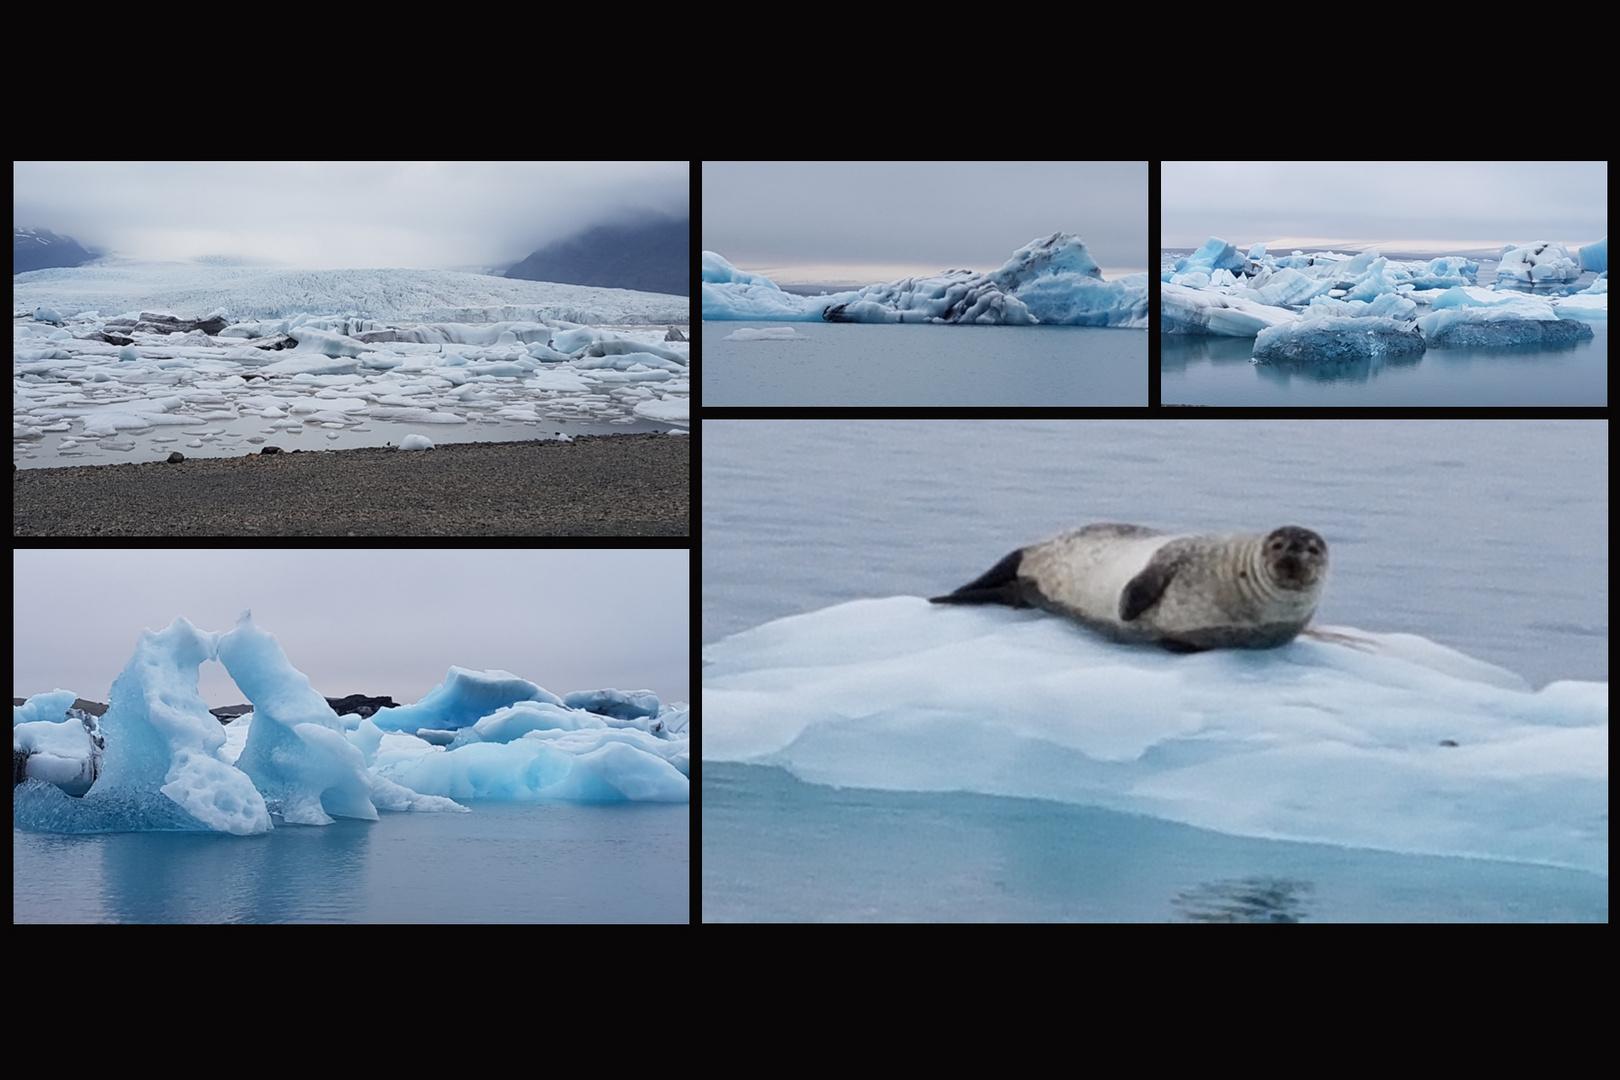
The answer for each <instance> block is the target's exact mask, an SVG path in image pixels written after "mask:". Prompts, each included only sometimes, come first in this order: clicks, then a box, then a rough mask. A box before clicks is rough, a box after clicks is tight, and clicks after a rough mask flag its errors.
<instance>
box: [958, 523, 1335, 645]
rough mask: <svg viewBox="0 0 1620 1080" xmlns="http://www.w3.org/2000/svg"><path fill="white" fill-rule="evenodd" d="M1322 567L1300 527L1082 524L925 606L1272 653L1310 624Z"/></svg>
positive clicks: (1311, 538) (1317, 547)
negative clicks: (1175, 530) (1020, 614)
mask: <svg viewBox="0 0 1620 1080" xmlns="http://www.w3.org/2000/svg"><path fill="white" fill-rule="evenodd" d="M1327 570H1328V549H1327V541H1325V540H1323V539H1322V538H1321V537H1320V536H1319V535H1317V534H1316V533H1314V532H1312V531H1311V530H1309V529H1302V528H1300V527H1299V526H1297V525H1285V526H1283V527H1282V528H1280V529H1273V530H1272V531H1271V532H1269V533H1265V534H1258V533H1228V534H1211V535H1198V534H1191V535H1172V534H1166V533H1162V532H1159V531H1157V530H1154V529H1149V528H1145V527H1143V526H1141V525H1118V524H1101V525H1087V526H1085V527H1084V528H1080V529H1075V530H1073V531H1071V532H1066V533H1063V534H1062V535H1061V536H1055V537H1053V538H1052V539H1050V540H1044V541H1042V542H1041V543H1038V544H1032V545H1030V546H1029V547H1024V548H1019V549H1018V550H1017V551H1015V552H1013V553H1012V554H1011V555H1008V556H1007V557H1006V558H1005V559H1002V560H1001V561H1000V562H998V563H997V564H996V565H995V566H993V567H991V568H990V569H989V570H988V571H986V572H985V573H984V574H983V575H982V576H980V577H979V578H978V579H976V580H974V581H970V582H969V583H968V584H966V585H964V586H962V587H961V588H960V589H957V590H956V591H955V592H953V593H950V594H948V595H946V596H936V597H933V598H932V600H931V602H932V603H935V604H1006V605H1008V606H1010V607H1036V608H1041V609H1042V610H1045V611H1050V612H1053V613H1055V614H1058V615H1064V616H1067V617H1069V618H1071V619H1074V620H1075V621H1077V622H1079V623H1082V624H1084V625H1085V626H1089V627H1091V628H1092V629H1094V630H1097V631H1099V632H1101V633H1103V634H1106V635H1107V636H1108V637H1110V638H1113V639H1114V640H1115V641H1124V642H1154V643H1157V644H1159V645H1161V646H1163V647H1164V648H1167V649H1170V650H1172V651H1174V652H1199V651H1201V650H1204V649H1272V648H1276V647H1277V646H1279V645H1286V644H1287V643H1288V642H1290V641H1292V640H1293V639H1294V637H1295V636H1296V635H1297V634H1299V632H1300V631H1301V630H1303V629H1305V624H1306V623H1308V622H1310V620H1311V616H1312V615H1313V614H1315V613H1316V605H1317V603H1318V602H1319V601H1320V600H1321V598H1322V587H1323V585H1324V583H1325V582H1326V580H1327Z"/></svg>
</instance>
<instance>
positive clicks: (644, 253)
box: [506, 218, 692, 296]
mask: <svg viewBox="0 0 1620 1080" xmlns="http://www.w3.org/2000/svg"><path fill="white" fill-rule="evenodd" d="M691 234H692V223H691V220H690V219H688V218H681V219H679V220H669V219H660V220H657V221H644V222H640V223H638V224H633V225H598V226H596V227H595V228H591V229H586V230H585V231H584V232H582V233H577V234H575V235H574V236H571V237H569V238H568V239H566V240H559V241H557V242H556V243H555V244H551V245H549V246H547V247H543V248H541V249H540V250H539V251H537V252H535V253H534V254H533V255H530V256H529V257H528V258H527V259H524V260H523V261H522V262H520V263H518V264H517V265H516V266H514V267H512V268H511V269H510V270H508V271H507V272H506V276H507V277H509V278H523V279H524V280H527V281H557V282H562V283H563V284H566V285H596V286H601V287H605V288H610V289H639V290H641V291H642V292H657V293H670V294H672V295H675V296H690V295H692V293H691V280H692V275H691V266H692V259H691Z"/></svg>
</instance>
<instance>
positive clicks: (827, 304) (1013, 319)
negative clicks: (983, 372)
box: [702, 232, 1148, 330]
mask: <svg viewBox="0 0 1620 1080" xmlns="http://www.w3.org/2000/svg"><path fill="white" fill-rule="evenodd" d="M702 273H703V282H702V284H703V318H705V319H708V320H751V321H752V320H776V321H783V322H817V321H825V322H873V323H884V322H889V323H902V322H934V323H977V324H981V325H1005V326H1033V325H1036V324H1045V325H1061V326H1101V327H1120V328H1125V329H1138V330H1140V329H1146V328H1147V292H1148V288H1147V287H1148V279H1147V275H1146V274H1129V275H1126V276H1125V277H1122V278H1119V279H1118V280H1115V281H1104V280H1103V277H1102V271H1101V269H1100V268H1099V267H1098V266H1097V263H1096V261H1095V260H1094V259H1093V258H1092V257H1091V252H1090V251H1089V250H1087V248H1086V245H1085V244H1084V243H1083V242H1082V241H1081V240H1080V238H1079V237H1078V236H1075V235H1073V234H1071V233H1062V232H1058V233H1053V234H1052V235H1051V236H1047V237H1044V238H1041V237H1037V238H1036V239H1034V240H1031V241H1030V242H1029V243H1028V244H1025V245H1024V246H1023V247H1021V248H1019V249H1018V250H1017V251H1015V252H1014V253H1013V255H1012V257H1011V258H1010V259H1008V260H1007V262H1006V263H1005V264H1003V265H1002V267H1001V268H1000V269H999V270H995V271H992V272H990V273H977V272H975V271H972V270H945V271H942V272H941V273H939V274H937V275H931V276H926V277H909V278H901V279H900V280H898V281H891V282H889V283H887V284H878V285H868V286H866V287H865V288H862V289H853V290H849V291H846V292H839V293H827V294H823V295H821V296H796V295H794V294H792V293H786V292H783V291H782V290H781V289H780V288H779V287H777V285H776V283H775V282H773V281H771V280H770V279H769V278H767V277H765V276H763V275H760V274H752V273H749V272H747V271H745V270H739V269H738V268H737V267H735V266H733V265H732V264H731V263H730V262H728V261H727V260H726V259H725V258H724V257H722V256H721V255H719V254H717V253H716V252H712V251H705V252H703V257H702Z"/></svg>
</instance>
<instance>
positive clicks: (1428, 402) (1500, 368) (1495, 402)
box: [1159, 249, 1609, 408]
mask: <svg viewBox="0 0 1620 1080" xmlns="http://www.w3.org/2000/svg"><path fill="white" fill-rule="evenodd" d="M1187 254H1190V252H1188V251H1186V250H1180V249H1178V250H1173V251H1172V250H1166V251H1164V252H1162V253H1161V258H1160V266H1161V269H1169V268H1170V267H1172V266H1173V265H1174V262H1175V259H1176V258H1177V257H1179V256H1182V255H1187ZM1272 254H1274V255H1275V254H1278V253H1277V252H1272ZM1386 254H1387V255H1388V256H1389V257H1390V258H1393V259H1399V260H1410V259H1418V258H1424V259H1429V258H1435V257H1437V256H1439V255H1442V254H1445V252H1396V251H1389V252H1386ZM1471 257H1473V256H1471ZM1476 261H1477V262H1478V263H1479V265H1480V269H1479V275H1478V281H1479V284H1480V285H1481V286H1484V287H1489V286H1490V284H1492V283H1494V282H1495V281H1496V269H1497V267H1498V266H1499V265H1500V262H1499V260H1496V259H1488V258H1485V259H1481V258H1476ZM1597 277H1598V275H1597V274H1594V273H1590V272H1588V273H1585V274H1582V275H1581V277H1580V278H1579V279H1578V280H1577V281H1574V282H1570V283H1567V284H1560V285H1558V286H1553V287H1550V288H1549V289H1548V290H1546V291H1543V290H1542V289H1541V288H1540V287H1538V288H1537V289H1536V290H1534V291H1533V292H1527V295H1566V294H1568V293H1571V292H1579V291H1581V290H1582V289H1585V288H1586V287H1587V286H1589V285H1591V284H1592V283H1593V282H1594V281H1596V280H1597ZM1583 321H1586V322H1588V325H1590V326H1591V327H1592V331H1593V336H1592V338H1591V340H1588V341H1581V342H1578V343H1577V344H1576V345H1575V346H1574V347H1573V348H1565V349H1549V350H1542V349H1535V348H1516V349H1430V350H1428V351H1427V352H1425V353H1423V354H1422V355H1421V356H1415V357H1410V356H1409V357H1399V358H1396V359H1395V360H1392V361H1378V362H1371V361H1369V362H1366V363H1356V364H1349V365H1344V366H1340V367H1316V368H1310V369H1306V370H1291V369H1289V368H1286V367H1281V366H1278V365H1275V364H1254V363H1251V362H1250V357H1251V356H1252V355H1253V353H1254V339H1253V338H1228V337H1207V336H1204V335H1188V334H1166V335H1163V336H1161V337H1160V338H1159V345H1160V359H1159V378H1160V394H1161V397H1160V400H1161V401H1163V402H1165V403H1166V404H1173V405H1281V406H1292V407H1306V408H1318V407H1329V408H1332V407H1367V406H1375V405H1376V406H1382V407H1401V406H1422V407H1436V406H1438V407H1447V406H1464V405H1470V406H1506V407H1542V408H1546V407H1579V406H1588V407H1599V408H1602V407H1607V405H1608V403H1609V325H1608V320H1606V319H1596V320H1583Z"/></svg>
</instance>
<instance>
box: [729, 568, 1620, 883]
mask: <svg viewBox="0 0 1620 1080" xmlns="http://www.w3.org/2000/svg"><path fill="white" fill-rule="evenodd" d="M703 659H704V663H705V667H704V671H703V701H704V707H705V714H704V742H703V754H704V757H705V758H707V759H710V760H718V761H741V762H755V763H759V764H764V765H775V766H780V767H783V768H786V769H788V770H789V771H791V772H792V773H793V774H794V775H796V776H798V777H799V778H801V779H804V780H807V781H811V782H814V783H821V784H832V785H838V786H841V787H872V788H885V789H890V790H905V791H970V792H981V793H986V794H1000V795H1010V796H1018V797H1024V798H1043V799H1055V800H1060V801H1064V802H1072V803H1082V804H1090V805H1095V806H1102V807H1108V808H1112V809H1117V810H1124V811H1129V812H1132V813H1138V814H1146V815H1151V816H1153V817H1158V818H1164V819H1168V820H1171V821H1178V822H1183V823H1186V824H1190V825H1197V826H1201V827H1203V828H1207V829H1214V830H1217V831H1220V832H1225V833H1229V834H1234V835H1239V836H1256V837H1270V838H1279V839H1291V840H1306V841H1314V842H1318V843H1327V844H1337V845H1342V846H1347V847H1360V848H1377V849H1383V850H1389V851H1400V852H1412V853H1424V854H1436V855H1467V856H1479V857H1485V858H1493V859H1507V860H1515V861H1522V862H1530V863H1550V864H1554V865H1559V866H1567V867H1576V868H1580V869H1583V870H1590V871H1594V872H1598V873H1607V871H1608V861H1609V835H1608V834H1609V813H1608V808H1609V782H1608V763H1609V726H1608V719H1609V688H1608V684H1607V683H1591V682H1555V683H1552V684H1551V685H1548V686H1545V687H1542V688H1540V689H1539V690H1538V689H1532V688H1531V687H1529V686H1528V685H1526V683H1525V682H1524V680H1523V679H1521V678H1519V677H1518V676H1517V675H1515V674H1513V673H1512V672H1508V671H1505V670H1503V669H1501V668H1498V667H1495V666H1493V665H1490V664H1487V663H1484V662H1482V661H1479V660H1475V659H1473V658H1471V657H1468V656H1465V655H1463V654H1461V653H1458V652H1456V651H1454V650H1451V649H1448V648H1446V647H1445V646H1443V645H1440V644H1438V643H1436V642H1433V641H1429V640H1427V639H1425V638H1422V637H1417V636H1414V635H1410V634H1381V633H1370V632H1365V631H1360V630H1351V629H1346V628H1317V629H1316V630H1313V631H1308V632H1307V635H1306V636H1302V637H1300V638H1298V639H1296V640H1295V641H1293V642H1292V643H1290V644H1288V645H1285V646H1283V647H1282V648H1278V649H1271V650H1263V651H1254V650H1243V651H1239V650H1227V651H1221V650H1216V651H1212V652H1206V653H1200V654H1197V655H1191V656H1183V655H1174V654H1170V653H1166V652H1164V651H1163V650H1160V649H1156V648H1151V647H1134V646H1128V645H1119V644H1115V643H1113V642H1110V641H1107V640H1105V639H1103V638H1102V637H1100V636H1099V635H1096V634H1092V633H1090V632H1088V631H1086V630H1084V629H1083V628H1080V627H1078V626H1075V625H1074V624H1072V623H1070V622H1068V621H1066V620H1062V619H1054V618H1052V617H1050V616H1048V615H1045V614H1041V613H1038V612H1032V611H1015V610H1011V609H1005V608H966V607H963V608H952V609H941V608H939V607H937V606H933V605H930V604H928V603H927V602H926V601H925V600H922V599H919V598H916V597H892V598H888V599H882V600H861V601H855V602H852V603H847V604H841V605H838V606H835V607H831V608H826V609H824V610H821V611H815V612H811V613H809V614H805V615H797V616H793V617H790V618H786V619H781V620H777V621H775V622H771V623H767V624H765V625H763V626H760V627H757V628H755V629H753V630H749V631H746V632H744V633H741V634H738V635H735V636H733V637H730V638H727V639H725V640H723V641H720V642H717V643H715V644H712V645H709V646H706V647H705V648H704V650H703Z"/></svg>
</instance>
